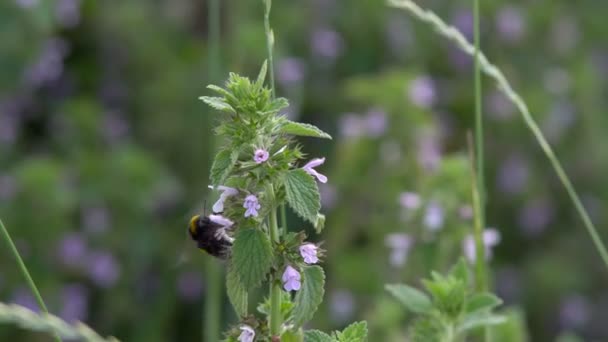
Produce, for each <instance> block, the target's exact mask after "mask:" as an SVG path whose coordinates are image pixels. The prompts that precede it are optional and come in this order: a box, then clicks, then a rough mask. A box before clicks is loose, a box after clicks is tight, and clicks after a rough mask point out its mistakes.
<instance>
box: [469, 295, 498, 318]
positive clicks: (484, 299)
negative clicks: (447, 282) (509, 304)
mask: <svg viewBox="0 0 608 342" xmlns="http://www.w3.org/2000/svg"><path fill="white" fill-rule="evenodd" d="M500 304H502V300H501V299H500V298H498V297H496V296H495V295H494V294H492V293H489V292H482V293H476V294H474V295H473V296H471V298H469V299H468V301H467V304H466V309H465V310H466V312H467V313H472V312H475V311H479V310H492V309H493V308H495V307H497V306H499V305H500Z"/></svg>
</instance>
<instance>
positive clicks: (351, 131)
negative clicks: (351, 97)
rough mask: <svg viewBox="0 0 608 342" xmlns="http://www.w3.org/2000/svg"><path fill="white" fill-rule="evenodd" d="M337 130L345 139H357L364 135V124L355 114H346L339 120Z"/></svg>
mask: <svg viewBox="0 0 608 342" xmlns="http://www.w3.org/2000/svg"><path fill="white" fill-rule="evenodd" d="M338 129H339V130H340V135H342V136H343V137H345V138H358V137H361V136H362V135H363V134H364V133H365V122H364V121H363V120H362V119H361V118H360V117H359V116H358V115H357V114H354V113H347V114H344V115H342V117H341V118H340V120H339V123H338Z"/></svg>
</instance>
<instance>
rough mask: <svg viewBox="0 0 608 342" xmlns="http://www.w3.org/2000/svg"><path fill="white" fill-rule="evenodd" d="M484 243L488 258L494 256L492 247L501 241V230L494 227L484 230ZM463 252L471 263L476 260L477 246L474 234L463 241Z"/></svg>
mask: <svg viewBox="0 0 608 342" xmlns="http://www.w3.org/2000/svg"><path fill="white" fill-rule="evenodd" d="M482 240H483V241H482V243H483V246H484V254H485V258H486V260H490V258H491V257H492V248H493V247H494V246H496V245H498V243H499V242H500V232H499V231H498V230H496V229H494V228H487V229H485V230H484V231H483V236H482ZM462 252H463V254H464V256H465V257H466V258H467V260H469V262H470V263H474V262H475V255H476V248H475V238H474V237H473V235H467V236H466V237H465V238H464V240H463V241H462Z"/></svg>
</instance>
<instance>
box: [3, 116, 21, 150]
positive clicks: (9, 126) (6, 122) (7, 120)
mask: <svg viewBox="0 0 608 342" xmlns="http://www.w3.org/2000/svg"><path fill="white" fill-rule="evenodd" d="M20 124H21V122H20V120H19V119H18V118H17V116H15V115H11V113H6V112H2V111H0V144H7V145H12V144H14V143H15V141H16V140H17V136H18V135H19V128H20V127H19V126H20Z"/></svg>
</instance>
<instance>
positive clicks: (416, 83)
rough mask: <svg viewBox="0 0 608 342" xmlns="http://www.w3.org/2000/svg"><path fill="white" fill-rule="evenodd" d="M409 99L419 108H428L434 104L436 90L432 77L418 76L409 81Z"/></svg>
mask: <svg viewBox="0 0 608 342" xmlns="http://www.w3.org/2000/svg"><path fill="white" fill-rule="evenodd" d="M409 97H410V101H412V103H414V104H415V105H416V106H418V107H421V108H430V107H431V106H433V105H434V104H435V99H436V91H435V84H434V82H433V79H432V78H430V77H428V76H420V77H418V78H416V79H414V80H413V81H412V82H411V83H410V88H409Z"/></svg>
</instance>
